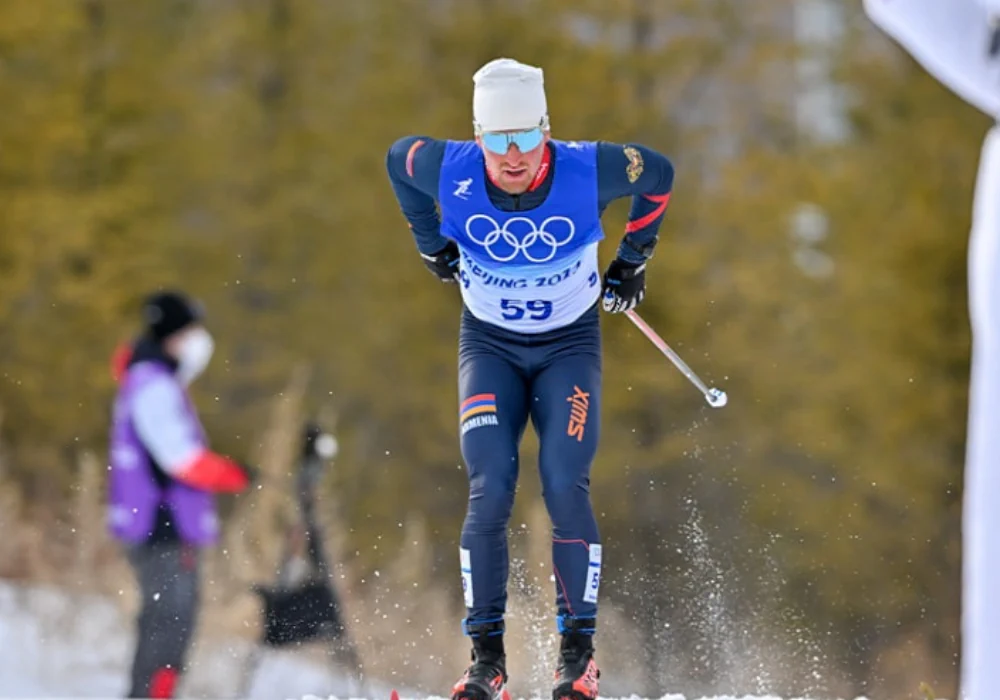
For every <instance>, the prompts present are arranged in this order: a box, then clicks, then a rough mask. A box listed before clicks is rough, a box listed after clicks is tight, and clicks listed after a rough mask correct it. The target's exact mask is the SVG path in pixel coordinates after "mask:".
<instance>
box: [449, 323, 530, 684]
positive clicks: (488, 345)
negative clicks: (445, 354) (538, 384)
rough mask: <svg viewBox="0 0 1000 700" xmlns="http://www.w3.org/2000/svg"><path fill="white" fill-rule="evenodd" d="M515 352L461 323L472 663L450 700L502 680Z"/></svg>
mask: <svg viewBox="0 0 1000 700" xmlns="http://www.w3.org/2000/svg"><path fill="white" fill-rule="evenodd" d="M516 361H517V357H516V351H515V350H514V349H512V348H509V347H504V343H503V341H502V338H500V337H499V336H497V335H496V334H495V333H494V332H492V331H491V330H490V328H488V327H486V326H485V324H481V323H479V322H476V321H475V320H474V319H471V318H468V317H467V318H466V319H464V320H463V327H462V334H461V340H460V343H459V394H460V395H459V426H460V428H459V429H460V431H461V435H462V457H463V458H464V460H465V464H466V467H467V469H468V473H469V505H468V511H467V513H466V517H465V524H464V525H463V527H462V539H461V549H460V560H461V567H462V586H463V588H464V590H465V605H466V608H467V616H466V619H465V621H464V623H463V626H464V631H465V633H466V634H467V635H468V636H469V637H470V638H471V639H472V646H473V651H472V664H471V665H470V666H469V667H468V668H467V669H466V670H465V673H464V674H463V675H462V677H461V678H460V679H459V680H458V682H457V683H455V685H454V687H453V688H452V693H451V697H452V698H453V699H454V700H461V699H469V700H497V699H498V698H499V697H500V694H501V691H502V689H503V686H504V684H505V683H506V681H507V671H506V655H505V654H504V645H503V633H504V620H503V618H504V613H505V612H506V608H507V573H508V564H509V563H508V558H507V557H508V554H507V523H508V521H509V520H510V513H511V509H512V508H513V506H514V491H515V487H516V485H517V474H518V445H519V443H520V441H521V436H522V435H523V434H524V428H525V426H526V424H527V421H528V403H527V388H526V386H525V380H524V378H523V377H522V375H521V373H520V372H519V370H518V368H517V365H516Z"/></svg>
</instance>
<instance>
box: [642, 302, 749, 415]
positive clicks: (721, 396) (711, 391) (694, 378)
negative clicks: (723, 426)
mask: <svg viewBox="0 0 1000 700" xmlns="http://www.w3.org/2000/svg"><path fill="white" fill-rule="evenodd" d="M625 315H626V316H628V318H629V320H630V321H632V323H634V324H635V325H636V328H638V329H639V330H640V331H642V333H643V335H645V336H646V337H647V338H649V342H651V343H652V344H653V345H655V346H656V347H657V349H659V351H660V352H662V353H663V354H664V355H666V356H667V359H668V360H670V361H671V362H673V363H674V367H676V368H677V369H679V370H680V371H681V374H683V375H684V376H685V377H687V378H688V381H689V382H691V383H692V384H694V385H695V386H696V387H697V388H698V391H700V392H701V393H702V395H703V396H704V397H705V400H706V401H707V402H708V405H709V406H711V407H712V408H722V407H723V406H725V405H726V402H728V401H729V397H728V396H726V392H724V391H722V389H716V388H715V387H712V388H709V387H708V386H706V385H705V382H703V381H701V379H700V378H699V377H698V375H697V374H695V373H694V372H693V371H692V370H691V368H690V367H688V366H687V363H686V362H684V360H682V359H681V358H680V355H678V354H677V353H676V352H674V351H673V350H672V349H671V348H670V346H669V345H667V343H666V341H664V340H663V338H661V337H660V335H659V334H658V333H657V332H656V331H654V330H653V329H652V328H651V327H650V325H649V324H648V323H646V322H645V321H643V320H642V317H641V316H639V314H637V313H636V312H635V311H634V310H632V309H629V310H628V311H626V312H625Z"/></svg>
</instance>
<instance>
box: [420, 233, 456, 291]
mask: <svg viewBox="0 0 1000 700" xmlns="http://www.w3.org/2000/svg"><path fill="white" fill-rule="evenodd" d="M420 257H421V258H423V259H424V265H426V266H427V269H428V270H430V271H431V272H433V273H434V274H435V275H436V276H437V278H438V279H439V280H441V281H442V282H447V283H449V284H455V283H456V282H458V281H459V271H458V263H459V262H460V261H461V259H462V254H461V253H459V251H458V245H457V244H456V243H455V241H448V244H447V245H446V246H445V247H444V248H442V249H441V250H439V251H438V252H436V253H434V254H432V255H426V254H424V253H421V254H420Z"/></svg>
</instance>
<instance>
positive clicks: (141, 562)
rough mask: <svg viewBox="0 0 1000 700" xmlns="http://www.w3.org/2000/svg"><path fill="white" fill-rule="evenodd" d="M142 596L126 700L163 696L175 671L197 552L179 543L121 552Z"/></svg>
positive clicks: (186, 643)
mask: <svg viewBox="0 0 1000 700" xmlns="http://www.w3.org/2000/svg"><path fill="white" fill-rule="evenodd" d="M126 554H127V556H128V560H129V563H130V564H131V565H132V569H133V571H134V572H135V577H136V580H137V581H138V583H139V588H140V591H141V593H142V608H141V610H140V611H139V617H138V620H137V625H136V627H137V629H136V646H135V657H134V659H133V661H132V686H131V688H130V690H129V695H128V697H130V698H169V697H172V696H173V693H174V690H175V688H174V686H175V684H176V681H177V680H178V678H179V676H180V674H181V673H183V671H184V664H185V660H186V657H187V651H188V648H189V647H190V645H191V639H192V637H193V635H194V628H195V624H196V621H197V614H198V569H199V553H198V550H197V549H196V548H195V547H192V546H191V545H187V544H183V543H181V542H176V541H174V542H158V543H155V544H141V545H136V546H134V547H131V548H129V549H128V550H127V552H126Z"/></svg>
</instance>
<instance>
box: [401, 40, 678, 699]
mask: <svg viewBox="0 0 1000 700" xmlns="http://www.w3.org/2000/svg"><path fill="white" fill-rule="evenodd" d="M473 83H474V92H473V100H472V102H473V105H472V111H473V127H474V133H475V139H474V140H465V141H453V140H448V141H445V140H438V139H432V138H428V137H424V136H410V137H406V138H403V139H400V140H399V141H397V142H396V143H395V144H393V145H392V147H391V148H390V150H389V153H388V155H387V168H388V173H389V179H390V182H391V184H392V187H393V189H394V191H395V194H396V197H397V199H398V200H399V204H400V207H401V209H402V211H403V214H404V216H405V218H406V219H407V221H408V223H409V225H410V229H411V231H412V233H413V236H414V238H415V241H416V246H417V249H418V250H419V252H420V254H421V256H422V258H423V260H424V263H425V264H426V266H427V267H428V268H429V269H430V271H431V272H432V273H434V274H435V275H436V276H437V277H438V278H439V279H440V280H442V281H443V282H449V283H457V284H458V286H459V289H460V291H461V295H462V300H463V302H464V311H463V315H462V320H461V331H460V337H459V392H460V396H459V402H458V403H459V406H458V414H459V415H458V419H459V430H460V433H461V449H462V455H463V458H464V461H465V463H466V467H467V470H468V476H469V482H470V488H469V500H468V510H467V512H466V518H465V524H464V525H463V528H462V535H461V544H460V551H459V559H460V564H461V573H462V583H463V589H464V592H465V605H466V609H467V616H466V618H465V620H463V630H464V632H465V634H466V635H468V636H469V637H470V638H471V640H472V647H473V648H472V664H471V665H470V666H469V667H468V668H467V669H466V671H465V673H464V674H463V675H462V677H461V678H460V679H459V681H458V682H457V683H456V684H455V685H454V687H453V688H452V697H453V698H455V699H456V700H457V699H458V698H469V699H474V700H496V698H498V697H501V696H502V695H503V693H504V692H505V686H506V683H507V681H508V677H507V671H506V654H505V650H504V641H503V640H504V636H503V635H504V630H505V627H504V615H505V612H506V603H507V578H508V571H509V560H508V549H507V525H508V521H509V519H510V515H511V509H512V507H513V503H514V494H515V489H516V484H517V477H518V449H519V446H520V441H521V438H522V436H523V435H524V430H525V427H526V426H527V422H528V419H529V418H530V419H531V421H532V423H533V424H534V426H535V430H536V432H537V434H538V439H539V443H540V451H539V458H538V459H539V472H540V475H541V480H542V494H543V497H544V499H545V504H546V507H547V509H548V512H549V516H550V518H551V521H552V525H553V533H552V563H553V569H554V573H555V577H554V578H555V581H556V601H555V602H556V623H557V629H558V630H559V632H560V634H561V635H562V639H561V643H560V651H559V657H558V660H557V668H556V677H555V681H554V684H553V691H552V692H553V697H554V698H555V699H556V700H560V699H562V698H575V699H577V700H591V699H593V698H596V697H597V694H598V679H599V671H598V667H597V663H596V661H595V659H594V645H593V635H594V633H595V631H596V627H597V608H598V606H597V593H598V586H599V583H600V574H601V554H602V553H601V542H600V537H599V534H598V528H597V523H596V520H595V518H594V512H593V508H592V505H591V501H590V469H591V465H592V463H593V460H594V457H595V454H596V452H597V444H598V436H599V431H600V404H601V401H600V398H601V331H600V323H599V321H600V318H599V311H598V310H599V308H602V307H603V309H604V310H605V311H607V312H610V313H620V312H624V311H628V310H630V309H633V308H635V307H636V306H637V305H638V304H639V303H640V302H642V300H643V297H644V295H645V289H646V282H645V273H646V262H647V260H648V259H649V258H650V257H651V256H652V254H653V249H654V247H655V245H656V242H657V239H658V231H659V226H660V222H661V221H662V220H663V216H664V212H665V210H666V208H667V202H668V200H669V198H670V193H671V189H672V185H673V177H674V171H673V166H672V165H671V163H670V161H669V160H668V159H667V158H666V157H664V156H663V155H661V154H659V153H657V152H655V151H653V150H651V149H649V148H646V147H644V146H641V145H638V144H625V145H622V144H615V143H607V142H595V141H558V140H554V139H552V138H551V137H550V129H549V114H548V108H547V103H546V95H545V87H544V80H543V73H542V70H541V69H540V68H537V67H534V66H529V65H525V64H523V63H520V62H518V61H514V60H511V59H507V58H501V59H497V60H494V61H490V62H489V63H487V64H486V65H484V66H483V67H482V68H480V69H479V71H477V72H476V74H475V76H474V77H473ZM622 197H630V198H631V203H632V204H631V210H630V213H629V222H628V225H627V226H626V230H625V236H624V238H623V239H622V241H621V243H620V245H619V246H618V250H617V256H616V257H615V258H614V259H613V260H612V261H611V263H610V265H608V267H607V269H606V270H605V271H604V273H603V275H602V274H601V272H600V271H599V268H598V243H599V242H600V240H601V239H603V238H604V232H603V230H602V227H601V215H602V213H603V212H604V210H605V208H606V207H607V206H608V205H609V204H610V203H611V202H612V201H614V200H616V199H618V198H622ZM436 205H440V213H439V212H438V209H437V206H436Z"/></svg>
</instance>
